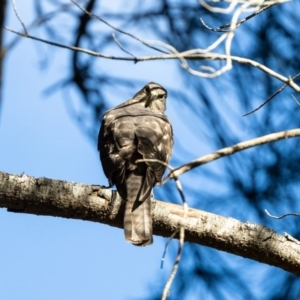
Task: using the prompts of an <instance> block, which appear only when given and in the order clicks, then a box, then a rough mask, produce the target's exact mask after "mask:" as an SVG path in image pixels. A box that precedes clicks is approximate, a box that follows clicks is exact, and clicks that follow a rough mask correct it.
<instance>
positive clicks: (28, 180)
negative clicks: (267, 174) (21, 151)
mask: <svg viewBox="0 0 300 300" xmlns="http://www.w3.org/2000/svg"><path fill="white" fill-rule="evenodd" d="M121 202H122V201H121V200H120V197H118V195H117V194H116V193H115V192H111V191H110V190H109V189H104V188H101V187H100V186H98V185H84V184H77V183H72V182H66V181H60V180H52V179H47V178H37V179H36V178H33V177H30V176H26V175H11V174H7V173H0V207H3V208H7V209H8V211H11V212H19V213H30V214H36V215H48V216H56V217H64V218H73V219H81V220H86V221H93V222H99V223H103V224H107V225H110V226H114V227H119V228H122V227H123V213H124V207H123V204H122V203H121ZM152 214H153V220H154V234H156V235H160V236H165V237H169V236H170V235H171V234H172V233H173V232H174V231H175V230H176V229H178V228H179V226H180V224H182V222H184V223H185V240H186V241H187V242H192V243H197V244H200V245H205V246H209V247H213V248H216V249H219V250H223V251H226V252H229V253H233V254H236V255H239V256H243V257H247V258H250V259H253V260H256V261H259V262H263V263H266V264H269V265H273V266H276V267H279V268H282V269H284V270H286V271H288V272H291V273H294V274H296V275H300V244H299V243H295V242H294V241H292V240H290V239H287V238H285V237H283V236H281V235H279V234H277V233H276V232H275V231H272V230H270V229H268V228H266V227H264V226H260V225H256V224H252V223H242V222H239V221H238V220H235V219H232V218H224V217H221V216H218V215H214V214H211V213H207V212H204V211H200V210H196V209H189V211H188V216H187V218H186V219H185V220H184V218H183V216H184V210H183V208H182V206H179V205H175V204H170V203H165V202H161V201H157V200H153V202H152ZM177 238H178V236H177Z"/></svg>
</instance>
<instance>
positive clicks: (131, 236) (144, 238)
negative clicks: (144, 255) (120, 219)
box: [124, 173, 153, 246]
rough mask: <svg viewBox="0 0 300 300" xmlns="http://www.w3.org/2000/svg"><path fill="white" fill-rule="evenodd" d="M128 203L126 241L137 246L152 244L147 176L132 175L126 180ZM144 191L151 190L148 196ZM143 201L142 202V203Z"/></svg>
mask: <svg viewBox="0 0 300 300" xmlns="http://www.w3.org/2000/svg"><path fill="white" fill-rule="evenodd" d="M126 181H127V182H126V185H127V201H126V206H125V215H124V232H125V239H126V241H128V242H130V243H132V244H134V245H136V246H147V245H149V244H152V241H153V239H152V216H151V190H152V186H150V187H148V189H147V188H146V187H145V186H144V185H145V184H146V185H147V184H148V183H147V182H146V181H147V180H145V176H140V175H136V174H133V173H131V174H130V176H129V177H128V178H127V180H126ZM143 190H144V191H145V190H149V192H147V193H146V194H144V193H143ZM141 200H142V201H141Z"/></svg>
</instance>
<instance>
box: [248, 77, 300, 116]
mask: <svg viewBox="0 0 300 300" xmlns="http://www.w3.org/2000/svg"><path fill="white" fill-rule="evenodd" d="M299 76H300V73H298V74H297V75H295V76H294V77H293V78H292V80H295V79H296V78H297V77H299ZM287 85H288V84H287V83H286V84H284V85H283V86H282V87H281V88H280V89H279V90H277V91H276V92H275V93H274V94H273V95H271V96H270V97H269V98H268V99H267V100H266V101H265V102H263V103H262V104H261V105H259V106H258V107H257V108H255V109H253V110H251V111H249V112H247V113H246V114H244V115H243V117H246V116H249V115H250V114H252V113H254V112H256V111H258V110H259V109H260V108H262V107H263V106H265V105H266V104H267V103H268V102H269V101H271V100H272V99H273V98H274V97H276V96H277V95H278V94H279V93H280V92H281V91H282V90H283V89H285V88H286V87H287ZM292 97H293V98H294V96H293V95H292ZM294 100H295V101H296V103H298V101H297V100H296V98H294Z"/></svg>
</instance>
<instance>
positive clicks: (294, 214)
mask: <svg viewBox="0 0 300 300" xmlns="http://www.w3.org/2000/svg"><path fill="white" fill-rule="evenodd" d="M265 212H266V214H267V215H268V216H269V217H270V218H273V219H283V218H285V217H287V216H294V217H300V213H287V214H284V215H282V216H279V217H276V216H273V215H271V214H270V213H269V212H268V211H267V210H266V209H265Z"/></svg>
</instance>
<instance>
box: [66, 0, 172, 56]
mask: <svg viewBox="0 0 300 300" xmlns="http://www.w3.org/2000/svg"><path fill="white" fill-rule="evenodd" d="M71 2H72V3H74V4H75V5H76V6H77V7H78V8H79V9H81V10H82V11H83V12H85V13H86V14H87V15H89V16H90V17H92V18H96V19H97V20H99V21H100V22H102V23H104V24H106V25H107V26H109V27H110V28H112V29H114V30H116V31H118V32H120V33H122V34H124V35H127V36H129V37H131V38H133V39H134V40H137V41H138V42H140V43H142V44H143V45H145V46H147V47H149V48H151V49H153V50H156V51H158V52H161V53H166V54H167V53H168V52H165V51H163V50H161V49H159V48H156V47H152V46H151V45H149V44H148V43H147V42H145V41H144V40H142V39H139V38H138V37H136V36H135V35H133V34H131V33H128V32H126V31H124V30H121V29H119V28H117V27H115V26H113V25H111V24H110V23H108V22H107V21H105V20H104V19H102V18H100V17H99V16H97V15H95V14H93V13H91V12H89V11H87V10H86V9H84V8H83V7H82V6H80V5H79V4H78V3H77V2H76V1H74V0H71Z"/></svg>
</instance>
